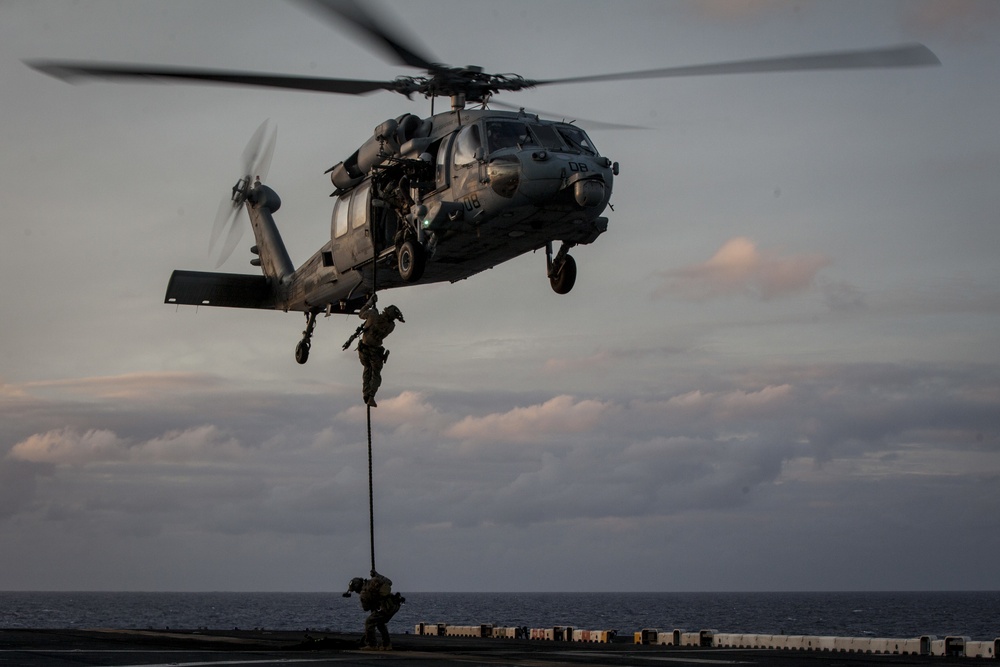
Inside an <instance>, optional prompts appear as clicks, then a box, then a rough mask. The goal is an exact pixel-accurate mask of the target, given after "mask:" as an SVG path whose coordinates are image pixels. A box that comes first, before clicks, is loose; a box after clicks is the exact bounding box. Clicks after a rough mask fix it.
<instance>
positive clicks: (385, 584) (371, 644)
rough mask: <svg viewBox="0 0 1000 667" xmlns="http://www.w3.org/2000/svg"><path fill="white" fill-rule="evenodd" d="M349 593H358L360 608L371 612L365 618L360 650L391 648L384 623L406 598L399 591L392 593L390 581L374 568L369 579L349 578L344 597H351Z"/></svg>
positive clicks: (387, 630)
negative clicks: (378, 641)
mask: <svg viewBox="0 0 1000 667" xmlns="http://www.w3.org/2000/svg"><path fill="white" fill-rule="evenodd" d="M351 593H358V594H359V597H360V598H361V608H362V609H363V610H364V611H368V612H371V613H370V614H368V618H366V619H365V636H364V639H363V640H362V642H361V648H362V650H368V651H377V650H383V651H390V650H392V643H391V642H390V641H389V628H388V627H387V626H386V624H387V623H388V622H389V620H390V619H391V618H392V617H393V616H395V615H396V612H397V611H399V607H400V606H401V605H402V604H403V603H404V602H406V598H404V597H403V596H402V595H400V594H399V593H393V592H392V581H391V580H390V579H389V578H388V577H383V576H382V575H381V574H379V573H378V572H376V571H375V570H372V575H371V579H362V578H361V577H355V578H354V579H351V582H350V583H349V584H348V585H347V592H346V593H344V597H345V598H349V597H351ZM376 629H378V632H379V634H380V635H381V639H382V643H381V644H378V643H377V642H376V640H375V630H376Z"/></svg>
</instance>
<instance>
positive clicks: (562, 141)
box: [485, 119, 597, 155]
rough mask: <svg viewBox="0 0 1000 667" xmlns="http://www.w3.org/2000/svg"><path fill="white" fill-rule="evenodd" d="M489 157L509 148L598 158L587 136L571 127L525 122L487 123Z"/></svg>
mask: <svg viewBox="0 0 1000 667" xmlns="http://www.w3.org/2000/svg"><path fill="white" fill-rule="evenodd" d="M485 125H486V146H487V152H488V153H489V154H491V155H492V154H493V153H496V152H497V151H500V150H504V149H507V148H514V149H517V150H522V149H524V148H545V149H548V150H554V151H565V152H569V153H579V154H583V155H597V149H596V148H594V144H593V143H591V141H590V137H588V136H587V133H586V132H584V131H583V130H581V129H580V128H578V127H576V126H575V125H570V124H569V123H529V122H525V121H522V120H507V119H503V120H489V121H486V124H485Z"/></svg>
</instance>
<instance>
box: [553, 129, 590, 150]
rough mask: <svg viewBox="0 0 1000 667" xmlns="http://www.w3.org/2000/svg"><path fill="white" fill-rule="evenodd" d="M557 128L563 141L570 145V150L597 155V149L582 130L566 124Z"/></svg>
mask: <svg viewBox="0 0 1000 667" xmlns="http://www.w3.org/2000/svg"><path fill="white" fill-rule="evenodd" d="M556 128H557V129H558V130H559V134H561V135H562V138H563V140H564V141H565V142H566V143H567V145H569V147H570V150H574V151H579V152H581V153H584V154H586V155H597V149H596V148H594V144H592V143H591V141H590V137H588V136H587V133H586V132H584V131H583V130H581V129H580V128H578V127H576V126H574V125H569V124H566V123H563V124H560V125H557V126H556Z"/></svg>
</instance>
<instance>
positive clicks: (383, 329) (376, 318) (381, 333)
mask: <svg viewBox="0 0 1000 667" xmlns="http://www.w3.org/2000/svg"><path fill="white" fill-rule="evenodd" d="M377 300H378V295H376V294H372V296H371V298H370V299H368V302H367V303H365V305H364V306H362V308H361V312H360V313H358V316H359V317H360V318H361V319H363V320H364V321H365V323H364V324H362V325H361V326H360V327H358V330H357V331H355V332H354V335H353V336H351V337H350V338H349V339H348V340H347V342H346V343H344V349H345V350H346V349H347V348H348V347H350V345H351V343H352V342H353V341H354V339H355V338H357V337H358V336H359V335H360V336H361V340H360V341H359V342H358V358H359V359H361V365H362V366H364V369H365V370H364V374H363V376H362V379H363V383H364V386H363V388H362V397H363V398H364V401H365V405H368V406H369V407H373V408H374V407H377V406H378V404H377V403H376V402H375V392H377V391H378V388H379V385H381V384H382V365H383V364H385V361H386V359H388V358H389V352H388V351H387V350H386V349H385V348H384V347H383V346H382V341H383V340H385V337H386V336H388V335H389V334H391V333H392V331H393V329H395V328H396V322H395V321H396V320H399V321H400V322H406V320H404V319H403V313H401V312H400V311H399V308H397V307H396V306H387V307H386V309H385V310H383V311H382V312H381V313H380V312H378V308H376V307H375V302H376V301H377Z"/></svg>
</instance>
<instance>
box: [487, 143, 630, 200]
mask: <svg viewBox="0 0 1000 667" xmlns="http://www.w3.org/2000/svg"><path fill="white" fill-rule="evenodd" d="M606 161H607V160H604V159H603V158H596V159H588V158H584V157H582V156H577V155H563V154H554V153H552V152H549V151H525V152H522V153H521V154H520V155H508V156H503V157H498V158H494V159H493V160H492V161H491V162H490V165H489V179H490V185H491V187H492V188H493V190H494V191H495V192H496V193H497V194H499V195H501V196H503V197H508V198H510V197H513V196H514V195H515V193H516V194H517V195H518V196H523V197H525V198H527V199H528V200H529V201H531V203H532V204H533V205H535V206H548V205H552V204H556V205H560V204H561V205H570V206H574V205H575V207H577V208H579V209H584V210H586V211H587V212H594V213H599V212H600V211H601V210H603V208H604V206H606V205H607V202H608V199H609V198H610V196H611V179H612V178H613V176H612V170H611V169H610V168H609V167H607V166H606V165H605V164H604V162H606Z"/></svg>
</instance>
